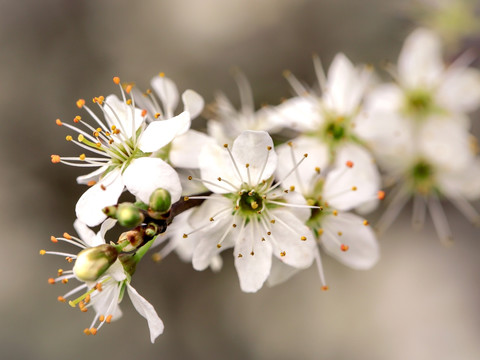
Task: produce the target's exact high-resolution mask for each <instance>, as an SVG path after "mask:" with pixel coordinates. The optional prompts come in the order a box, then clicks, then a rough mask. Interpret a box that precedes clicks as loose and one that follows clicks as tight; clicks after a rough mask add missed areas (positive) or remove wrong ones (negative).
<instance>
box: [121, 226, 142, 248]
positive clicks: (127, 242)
mask: <svg viewBox="0 0 480 360" xmlns="http://www.w3.org/2000/svg"><path fill="white" fill-rule="evenodd" d="M142 243H143V237H142V234H140V232H139V231H137V230H130V231H127V232H124V233H122V234H121V235H120V237H119V238H118V245H120V246H121V247H122V251H125V252H128V251H132V250H135V249H136V248H137V247H139V246H140V245H142Z"/></svg>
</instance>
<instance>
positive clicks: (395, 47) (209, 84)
mask: <svg viewBox="0 0 480 360" xmlns="http://www.w3.org/2000/svg"><path fill="white" fill-rule="evenodd" d="M409 4H410V3H409V2H407V1H403V2H397V1H385V0H363V1H357V0H336V1H330V0H320V1H314V0H295V1H291V0H256V1H253V0H227V1H222V0H202V1H200V0H198V1H196V0H188V1H187V0H176V1H175V0H168V1H167V0H165V1H155V0H145V1H135V2H133V1H127V0H115V1H113V0H110V1H108V0H107V1H91V0H89V1H80V0H42V1H37V0H22V1H13V0H12V1H5V0H2V1H1V2H0V64H1V66H0V114H1V120H0V128H1V133H0V134H1V140H0V149H1V150H0V166H1V169H2V170H1V174H2V175H1V177H0V185H1V191H0V200H1V204H3V206H4V210H3V211H2V216H1V217H0V221H1V229H2V230H1V231H2V236H1V244H2V248H3V249H4V254H3V256H2V260H1V261H0V270H1V273H2V274H3V276H2V277H1V280H0V281H1V288H0V289H1V290H0V319H1V324H2V326H1V327H0V349H1V353H2V355H1V357H2V358H3V359H36V360H41V359H64V358H70V359H80V358H85V357H88V358H91V359H102V358H112V359H119V360H120V359H133V358H135V357H137V358H140V357H141V358H142V359H149V358H162V359H294V358H295V359H369V360H374V359H392V360H396V359H399V360H400V359H435V360H441V359H472V360H473V359H479V358H480V341H479V339H480V286H479V284H480V239H479V235H480V231H479V229H478V228H474V227H473V226H472V225H470V224H469V223H468V221H467V220H466V219H465V218H463V217H462V216H461V215H460V214H459V213H458V212H457V211H456V210H455V209H453V208H452V207H450V206H449V205H446V211H447V215H448V218H449V222H450V225H451V227H452V229H453V232H454V236H455V244H454V246H453V247H451V248H445V247H444V246H442V245H441V244H440V242H439V241H438V239H437V237H436V235H435V233H434V231H433V227H432V224H431V223H430V222H427V224H426V226H425V228H424V229H423V230H422V231H421V232H417V233H415V232H413V230H412V229H411V227H410V217H409V210H407V211H404V213H403V215H402V216H401V217H400V218H399V219H398V221H397V222H396V224H395V225H394V226H393V227H392V228H391V229H390V231H388V232H387V234H386V235H385V236H383V237H382V238H381V239H380V242H381V250H382V255H383V256H382V259H381V261H380V263H379V264H378V265H377V266H376V267H375V268H374V269H372V270H370V271H367V272H358V271H357V272H356V271H353V270H350V269H348V268H346V267H344V266H342V265H340V264H339V263H337V262H335V261H334V260H332V259H330V258H327V257H326V256H324V257H323V261H324V268H325V271H326V276H327V281H328V284H329V286H330V291H328V292H322V291H321V289H320V281H319V279H318V275H317V272H316V270H315V269H314V268H313V267H312V268H310V269H308V270H306V271H303V272H301V273H299V274H297V275H296V276H295V277H294V278H293V279H291V280H290V281H288V282H287V283H284V284H282V285H280V286H277V287H275V288H268V287H265V288H263V289H262V290H261V291H260V292H259V293H257V294H253V295H252V294H244V293H242V292H241V291H240V288H239V284H238V279H237V276H236V273H235V269H234V266H233V261H232V256H231V255H230V254H231V253H229V252H225V253H224V261H225V264H224V268H223V270H222V271H221V272H220V273H219V274H213V273H212V272H210V271H209V270H207V271H205V272H196V271H194V270H193V269H192V268H191V265H189V264H185V263H182V262H181V261H180V260H179V259H178V258H177V257H176V255H172V256H170V257H168V258H167V259H166V260H165V261H163V262H161V263H160V264H155V263H154V262H153V261H150V260H148V259H147V260H146V261H143V262H142V264H141V265H140V266H139V268H138V270H137V273H136V275H135V278H134V280H133V283H132V285H134V287H135V288H136V289H137V290H138V292H139V293H140V294H142V295H143V296H144V297H145V298H146V299H147V300H149V301H150V302H151V303H152V304H153V305H154V306H155V309H156V310H157V312H158V314H159V315H160V317H161V318H162V319H163V321H164V323H165V326H166V328H165V332H164V334H163V335H162V336H160V337H159V338H158V339H157V341H156V343H155V344H153V345H152V344H150V341H149V333H148V328H147V324H146V322H145V320H144V319H143V318H142V317H140V316H139V315H138V314H137V313H136V312H135V310H134V309H133V307H132V305H131V304H130V302H129V300H128V299H125V301H124V302H123V303H122V309H123V310H124V317H123V319H122V320H120V321H118V322H115V323H113V324H111V325H110V326H105V327H103V328H102V330H101V331H100V332H99V334H97V335H96V336H90V337H86V336H85V335H84V334H83V333H82V331H83V329H84V328H86V327H88V326H89V325H90V322H91V320H92V317H93V313H92V312H91V311H90V312H88V313H87V314H83V313H80V312H79V311H78V310H74V309H72V308H70V307H69V306H68V305H66V304H61V303H59V302H57V300H56V298H57V296H58V295H60V294H63V293H64V292H65V285H63V287H62V285H61V284H60V285H59V284H57V285H55V286H49V285H48V284H47V278H48V277H51V276H54V275H55V272H56V269H57V268H58V267H59V266H60V265H63V261H62V260H61V259H56V258H54V257H47V256H45V257H41V256H39V255H38V252H39V250H40V249H43V248H47V249H48V248H49V247H50V248H51V246H50V241H49V238H50V235H60V234H62V233H63V232H64V231H67V232H72V233H73V227H72V223H73V221H74V219H75V213H74V205H75V202H76V200H77V199H78V197H79V196H80V195H81V194H82V192H83V191H84V190H85V189H84V188H83V187H82V186H78V185H76V183H75V177H76V176H78V175H80V174H82V171H81V169H77V168H70V167H66V166H62V165H57V166H54V165H52V164H51V163H50V155H51V154H63V155H72V154H76V149H73V148H72V147H71V144H68V143H67V142H66V141H64V138H65V135H66V133H65V131H64V130H63V129H61V128H59V127H57V126H55V119H56V118H61V119H65V120H70V119H72V118H73V117H74V116H75V115H77V114H78V113H77V110H78V109H77V108H76V106H75V101H76V100H77V99H78V98H85V99H90V98H92V97H93V96H98V95H102V94H103V95H107V94H109V93H110V92H114V91H117V89H116V88H115V87H114V85H113V83H112V81H111V79H112V77H113V76H115V75H118V76H120V77H121V78H122V80H126V81H135V82H136V84H137V85H138V86H139V87H140V88H142V89H145V88H147V87H149V81H150V78H151V77H153V76H154V75H156V74H158V72H160V71H163V72H165V73H166V75H167V76H168V77H170V78H172V79H173V80H174V81H175V82H176V83H177V85H178V87H179V90H180V91H183V90H185V89H187V88H191V89H194V90H196V91H197V92H199V93H200V94H202V95H203V96H204V97H205V99H206V100H207V101H211V100H212V99H213V94H214V92H215V91H217V90H223V91H225V92H226V93H227V95H229V97H230V98H232V99H235V101H237V100H236V99H237V90H236V87H235V83H234V81H233V79H232V77H231V76H230V73H229V70H230V68H231V67H232V66H238V67H240V68H241V69H242V70H243V71H244V72H245V74H246V75H247V76H248V77H249V79H250V82H251V84H252V87H253V91H254V94H255V97H256V101H257V104H258V105H260V104H261V103H264V102H267V103H271V104H277V103H278V102H279V101H280V99H281V98H282V97H288V96H289V95H290V90H289V86H288V85H287V83H286V81H285V80H284V79H283V78H282V76H281V73H282V70H284V69H286V68H288V69H289V70H291V71H292V72H293V73H294V74H295V75H296V76H297V77H298V78H300V79H303V80H305V81H307V82H308V83H313V81H314V72H313V66H312V61H311V54H312V53H314V52H315V53H318V54H319V55H320V56H321V58H322V61H323V63H324V64H325V65H327V66H328V64H329V63H330V61H331V59H332V58H333V56H334V55H335V53H337V52H339V51H343V52H345V53H346V54H347V56H348V57H349V58H350V59H351V60H352V61H353V62H355V63H372V64H374V65H375V66H376V67H377V68H378V67H379V66H380V65H381V63H382V62H383V61H385V60H391V61H396V58H397V56H398V53H399V51H400V48H401V45H402V42H403V39H404V38H405V36H406V35H407V34H408V33H409V32H410V31H411V30H412V29H413V27H414V23H413V22H411V21H410V20H408V18H407V17H406V13H408V11H409V9H410V8H409ZM470 46H475V42H472V43H471V44H470ZM477 46H478V43H477ZM477 64H478V63H477ZM474 118H476V125H474V131H476V133H477V135H478V133H479V131H478V130H479V126H478V120H479V119H478V118H479V116H478V114H477V115H476V116H474ZM476 205H477V206H478V203H477V204H476ZM408 209H409V208H408ZM67 286H69V285H67Z"/></svg>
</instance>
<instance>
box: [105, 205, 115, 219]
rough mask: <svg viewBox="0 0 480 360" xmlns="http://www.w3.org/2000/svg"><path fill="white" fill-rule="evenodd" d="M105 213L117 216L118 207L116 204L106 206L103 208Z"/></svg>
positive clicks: (109, 215) (113, 216) (112, 216)
mask: <svg viewBox="0 0 480 360" xmlns="http://www.w3.org/2000/svg"><path fill="white" fill-rule="evenodd" d="M102 211H103V212H104V214H105V215H107V216H108V217H111V218H115V216H116V214H117V207H116V206H115V205H112V206H106V207H104V208H103V209H102Z"/></svg>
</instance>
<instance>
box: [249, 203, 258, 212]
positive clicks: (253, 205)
mask: <svg viewBox="0 0 480 360" xmlns="http://www.w3.org/2000/svg"><path fill="white" fill-rule="evenodd" d="M250 207H251V208H252V209H253V210H255V209H256V208H258V203H257V202H256V201H252V203H251V204H250Z"/></svg>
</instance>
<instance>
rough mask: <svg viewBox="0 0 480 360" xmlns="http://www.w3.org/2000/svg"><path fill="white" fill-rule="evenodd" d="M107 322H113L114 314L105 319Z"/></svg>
mask: <svg viewBox="0 0 480 360" xmlns="http://www.w3.org/2000/svg"><path fill="white" fill-rule="evenodd" d="M105 322H106V323H107V324H110V323H111V322H112V315H108V316H107V318H106V319H105Z"/></svg>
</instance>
